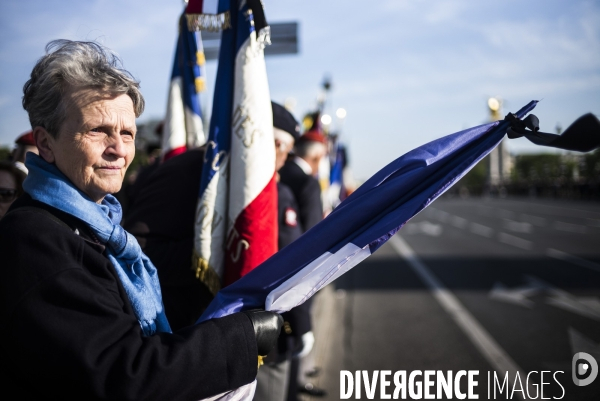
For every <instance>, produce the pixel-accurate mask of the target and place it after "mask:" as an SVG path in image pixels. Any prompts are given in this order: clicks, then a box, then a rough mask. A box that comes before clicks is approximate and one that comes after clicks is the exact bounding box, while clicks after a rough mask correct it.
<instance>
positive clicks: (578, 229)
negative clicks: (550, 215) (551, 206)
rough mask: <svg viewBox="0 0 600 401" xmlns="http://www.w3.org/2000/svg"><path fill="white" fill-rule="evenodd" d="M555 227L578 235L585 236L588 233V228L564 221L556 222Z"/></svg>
mask: <svg viewBox="0 0 600 401" xmlns="http://www.w3.org/2000/svg"><path fill="white" fill-rule="evenodd" d="M553 227H554V228H555V229H556V230H560V231H567V232H570V233H578V234H585V233H587V227H586V226H582V225H579V224H571V223H565V222H564V221H555V222H554V225H553Z"/></svg>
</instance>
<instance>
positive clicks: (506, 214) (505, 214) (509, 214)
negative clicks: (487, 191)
mask: <svg viewBox="0 0 600 401" xmlns="http://www.w3.org/2000/svg"><path fill="white" fill-rule="evenodd" d="M496 215H497V216H498V217H502V218H503V219H514V218H515V215H516V213H515V212H513V211H512V210H506V209H496Z"/></svg>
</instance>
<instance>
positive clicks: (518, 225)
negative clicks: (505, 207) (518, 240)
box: [502, 219, 533, 234]
mask: <svg viewBox="0 0 600 401" xmlns="http://www.w3.org/2000/svg"><path fill="white" fill-rule="evenodd" d="M502 226H503V227H504V228H505V229H507V230H510V231H514V232H516V233H525V234H531V233H532V232H533V226H532V225H531V223H522V222H520V221H514V220H510V219H503V221H502Z"/></svg>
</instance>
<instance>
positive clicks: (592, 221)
mask: <svg viewBox="0 0 600 401" xmlns="http://www.w3.org/2000/svg"><path fill="white" fill-rule="evenodd" d="M588 226H590V227H600V220H597V219H588Z"/></svg>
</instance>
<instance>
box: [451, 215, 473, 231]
mask: <svg viewBox="0 0 600 401" xmlns="http://www.w3.org/2000/svg"><path fill="white" fill-rule="evenodd" d="M450 224H452V225H453V226H454V227H456V228H460V229H461V230H462V229H463V228H465V227H466V226H467V224H469V222H468V221H467V219H463V218H462V217H458V216H452V218H451V219H450Z"/></svg>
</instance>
